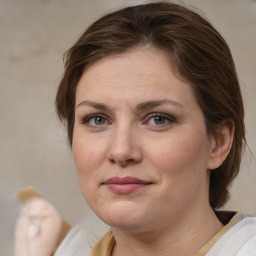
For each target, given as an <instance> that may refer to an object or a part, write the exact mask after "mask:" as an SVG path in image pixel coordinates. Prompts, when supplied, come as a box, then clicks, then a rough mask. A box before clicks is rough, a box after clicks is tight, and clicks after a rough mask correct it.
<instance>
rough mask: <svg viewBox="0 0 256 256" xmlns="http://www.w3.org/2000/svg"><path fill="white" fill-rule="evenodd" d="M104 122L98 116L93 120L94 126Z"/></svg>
mask: <svg viewBox="0 0 256 256" xmlns="http://www.w3.org/2000/svg"><path fill="white" fill-rule="evenodd" d="M104 122H105V121H104V118H102V117H100V116H98V117H96V119H95V124H97V125H101V124H104Z"/></svg>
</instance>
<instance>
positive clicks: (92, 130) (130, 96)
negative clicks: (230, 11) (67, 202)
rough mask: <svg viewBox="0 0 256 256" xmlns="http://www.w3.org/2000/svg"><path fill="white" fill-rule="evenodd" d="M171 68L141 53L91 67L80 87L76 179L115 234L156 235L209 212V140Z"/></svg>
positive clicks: (157, 54) (156, 54)
mask: <svg viewBox="0 0 256 256" xmlns="http://www.w3.org/2000/svg"><path fill="white" fill-rule="evenodd" d="M169 63H170V61H169V59H168V58H167V56H166V54H165V53H164V52H162V51H160V50H157V49H155V48H139V49H135V50H131V51H129V52H127V53H124V54H120V55H112V56H109V57H106V58H103V59H102V60H100V61H98V62H96V63H95V64H93V65H92V66H90V67H89V68H88V70H86V71H85V72H84V74H83V76H82V78H81V80H80V81H79V83H78V87H77V92H76V108H75V125H74V134H73V154H74V159H75V164H76V169H77V175H78V179H79V183H80V186H81V190H82V193H83V195H84V197H85V199H86V201H87V202H88V204H89V206H90V207H91V208H92V210H93V211H94V212H95V213H96V214H97V215H98V216H99V217H100V218H101V219H102V220H103V221H104V222H106V223H107V224H109V225H110V226H112V227H113V228H119V229H124V230H129V231H145V230H151V229H156V228H161V227H164V226H166V225H168V224H172V223H174V222H175V221H176V222H177V221H179V220H181V219H182V218H185V217H186V215H191V213H193V211H194V212H196V211H197V210H198V209H199V208H202V207H209V202H208V183H209V177H208V172H207V169H208V168H211V167H212V159H211V151H212V149H213V147H214V140H213V139H212V138H209V137H208V136H207V133H206V128H205V123H204V116H203V113H202V111H201V109H200V107H199V105H198V103H197V101H196V98H195V95H194V93H193V90H192V87H191V86H190V85H189V84H187V83H186V82H184V81H180V80H178V79H177V78H176V77H175V75H174V74H173V72H172V69H171V67H170V64H169Z"/></svg>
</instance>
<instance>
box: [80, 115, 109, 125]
mask: <svg viewBox="0 0 256 256" xmlns="http://www.w3.org/2000/svg"><path fill="white" fill-rule="evenodd" d="M96 117H102V118H104V119H105V120H106V121H107V122H109V123H110V121H109V118H108V117H107V116H106V115H105V114H103V113H95V114H90V115H86V116H85V117H83V118H82V119H81V121H80V123H81V124H89V121H90V120H91V119H93V118H96Z"/></svg>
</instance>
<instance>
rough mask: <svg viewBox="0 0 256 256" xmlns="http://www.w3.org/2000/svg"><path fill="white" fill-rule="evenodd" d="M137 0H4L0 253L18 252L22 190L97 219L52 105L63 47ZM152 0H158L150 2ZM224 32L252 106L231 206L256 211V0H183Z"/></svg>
mask: <svg viewBox="0 0 256 256" xmlns="http://www.w3.org/2000/svg"><path fill="white" fill-rule="evenodd" d="M144 2H145V1H139V0H137V1H136V0H133V1H129V0H93V1H92V0H91V1H90V0H73V1H71V0H0V24H1V25H0V35H1V40H0V57H1V61H0V108H1V125H0V141H1V146H0V163H1V168H0V172H1V176H0V177H1V178H0V227H1V228H0V256H9V255H13V234H14V226H15V221H16V218H17V215H18V212H19V209H20V202H19V201H18V200H17V199H16V194H17V193H18V192H19V191H20V190H21V189H22V188H23V187H25V186H27V185H33V186H35V187H36V188H37V189H38V190H39V191H40V192H41V193H42V194H43V195H44V196H45V197H46V198H47V199H49V200H50V201H51V202H52V203H53V204H54V205H55V206H56V207H57V209H58V210H59V211H60V213H61V214H62V215H63V217H64V218H65V219H67V220H68V221H69V222H71V223H72V224H75V223H77V222H79V221H81V220H83V219H87V220H89V221H92V222H95V221H97V220H96V218H94V217H92V213H91V212H90V210H89V209H88V207H87V205H86V203H85V202H84V200H83V198H82V196H81V194H80V191H79V188H78V184H77V180H76V175H75V169H74V164H73V159H72V153H71V151H70V149H69V147H68V145H67V142H66V136H65V131H64V129H63V127H62V125H61V124H60V123H59V121H58V120H57V117H56V114H55V111H54V97H55V93H56V89H57V84H58V81H59V78H60V76H61V73H62V71H63V64H62V54H63V53H64V52H65V51H66V50H67V49H68V48H69V47H70V46H71V45H72V44H73V43H74V42H75V40H76V39H77V38H78V36H79V35H81V33H82V32H83V30H84V29H85V28H86V27H87V26H88V24H89V23H91V22H92V21H94V20H95V19H97V18H98V17H100V16H101V15H103V14H105V13H107V12H109V11H112V10H115V9H118V8H120V7H123V6H127V5H132V4H138V3H144ZM148 2H154V1H148ZM176 2H180V3H181V2H183V3H184V4H185V5H187V6H188V7H190V8H192V9H194V10H197V9H199V10H197V11H198V12H199V13H200V14H202V15H203V16H204V17H207V19H208V20H210V21H211V22H212V24H213V25H214V26H215V27H216V28H217V29H218V30H219V31H220V32H221V34H222V35H223V36H224V38H225V39H226V40H227V42H228V44H229V45H230V48H231V51H232V53H233V57H234V59H235V62H236V65H237V71H238V75H239V79H240V82H241V88H242V91H243V97H244V104H245V110H246V118H245V122H246V127H247V139H248V144H249V147H250V149H251V152H252V155H251V154H250V153H248V151H247V152H246V154H245V158H244V161H243V165H242V169H241V173H240V175H239V177H238V178H237V180H236V182H235V184H234V186H233V187H232V190H231V192H232V193H231V201H230V202H229V203H228V204H227V206H226V207H225V208H226V209H232V210H239V211H243V212H248V213H255V212H256V202H255V198H256V172H255V168H256V160H255V157H254V156H253V155H255V151H256V138H255V137H256V114H255V107H256V101H255V97H256V84H255V81H256V1H255V0H254V1H253V0H186V1H185V0H184V1H176Z"/></svg>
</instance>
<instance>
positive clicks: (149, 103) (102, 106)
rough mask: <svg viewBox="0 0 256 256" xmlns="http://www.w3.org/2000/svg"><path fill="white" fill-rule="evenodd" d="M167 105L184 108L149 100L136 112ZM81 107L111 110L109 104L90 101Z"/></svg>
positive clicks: (166, 101) (140, 104)
mask: <svg viewBox="0 0 256 256" xmlns="http://www.w3.org/2000/svg"><path fill="white" fill-rule="evenodd" d="M165 104H168V105H169V104H170V105H173V106H175V107H184V106H183V105H182V104H181V103H179V102H176V101H174V100H169V99H162V100H149V101H145V102H142V103H139V104H138V105H137V106H136V107H135V109H136V111H138V112H139V111H145V110H149V109H152V108H155V107H158V106H161V105H165ZM80 106H90V107H93V108H96V109H99V110H106V109H111V107H109V106H108V105H107V104H104V103H100V102H94V101H90V100H84V101H82V102H80V103H79V104H78V105H77V106H76V108H77V107H80Z"/></svg>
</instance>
